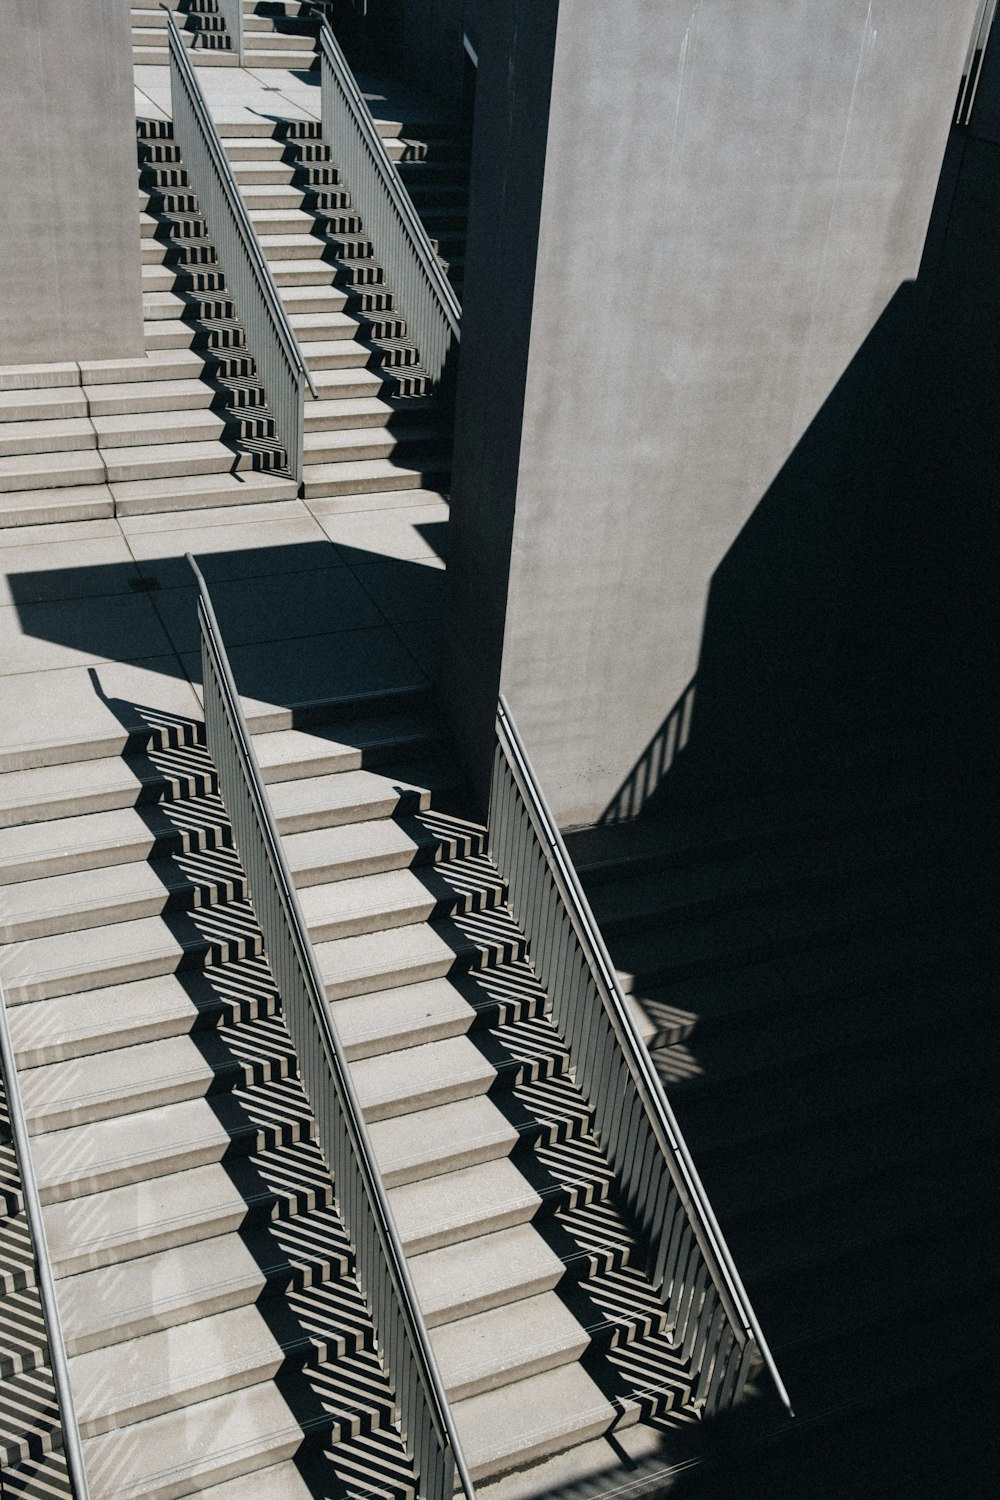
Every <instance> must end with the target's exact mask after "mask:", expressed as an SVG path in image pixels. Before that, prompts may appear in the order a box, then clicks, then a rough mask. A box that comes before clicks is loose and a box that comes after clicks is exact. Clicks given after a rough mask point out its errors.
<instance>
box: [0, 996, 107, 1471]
mask: <svg viewBox="0 0 1000 1500" xmlns="http://www.w3.org/2000/svg"><path fill="white" fill-rule="evenodd" d="M0 1072H2V1074H3V1079H4V1085H5V1088H6V1093H7V1110H8V1113H9V1114H10V1127H11V1134H12V1136H13V1138H14V1156H15V1159H16V1161H17V1164H18V1167H19V1169H20V1173H21V1191H22V1194H23V1197H24V1215H25V1218H26V1219H27V1221H28V1228H29V1230H30V1233H31V1239H32V1243H33V1245H34V1248H35V1265H36V1267H37V1272H38V1294H39V1300H40V1301H41V1304H42V1317H43V1319H44V1322H45V1333H46V1338H47V1341H48V1346H49V1366H50V1368H51V1370H52V1380H53V1383H54V1385H55V1391H56V1401H57V1403H58V1406H59V1420H60V1424H61V1426H62V1434H63V1452H64V1453H65V1456H66V1467H67V1469H68V1471H69V1477H70V1481H71V1483H72V1485H73V1494H74V1497H75V1500H90V1490H89V1488H88V1485H87V1471H86V1467H85V1465H84V1461H83V1444H82V1442H81V1440H80V1426H79V1423H78V1421H77V1416H76V1405H75V1403H74V1401H73V1389H72V1386H71V1384H70V1378H69V1363H68V1360H67V1358H66V1344H65V1342H64V1340H63V1334H62V1323H61V1321H60V1318H59V1303H58V1300H57V1297H56V1288H55V1278H54V1277H53V1275H52V1261H51V1259H50V1256H49V1246H48V1240H47V1238H46V1235H45V1222H44V1219H43V1217H42V1200H41V1197H40V1196H39V1192H38V1183H37V1182H36V1180H35V1169H34V1165H33V1163H32V1159H31V1143H30V1140H29V1137H28V1122H27V1118H26V1116H25V1113H24V1104H23V1101H22V1099H21V1090H20V1086H19V1084H18V1080H17V1061H16V1058H15V1056H14V1043H13V1040H12V1038H11V1034H10V1028H9V1026H8V1024H7V1006H6V1001H5V1000H4V993H3V984H2V983H0ZM2 1488H3V1481H2V1478H0V1490H2Z"/></svg>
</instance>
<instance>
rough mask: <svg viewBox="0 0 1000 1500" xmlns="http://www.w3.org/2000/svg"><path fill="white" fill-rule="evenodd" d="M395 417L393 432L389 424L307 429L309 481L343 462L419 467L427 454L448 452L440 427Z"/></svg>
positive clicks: (305, 451) (306, 471) (306, 462)
mask: <svg viewBox="0 0 1000 1500" xmlns="http://www.w3.org/2000/svg"><path fill="white" fill-rule="evenodd" d="M394 415H395V416H396V425H394V427H393V428H392V430H390V429H389V427H388V426H387V425H385V424H383V425H382V426H374V425H366V426H363V427H356V428H351V427H341V426H338V427H334V428H332V429H331V428H327V429H326V430H325V431H322V432H316V431H308V430H307V431H306V434H305V443H304V458H305V473H306V475H307V482H314V480H313V476H314V475H315V473H316V470H317V469H327V468H330V467H334V466H335V465H337V464H339V463H348V464H359V463H370V462H372V461H374V460H377V459H382V460H386V461H388V460H390V459H395V460H396V461H399V462H402V461H404V460H405V461H408V462H409V463H410V464H417V463H419V462H420V460H421V458H422V455H423V453H424V452H425V451H428V450H429V451H430V452H431V453H432V454H435V455H438V454H440V453H441V451H442V450H444V448H445V446H446V443H447V438H446V435H445V433H444V432H443V431H442V430H441V429H440V428H436V427H430V426H426V427H425V426H422V425H420V424H419V423H417V422H414V421H412V419H411V420H410V421H409V422H401V421H400V418H399V415H398V414H394ZM418 415H419V413H418ZM438 461H439V462H440V459H439V460H438Z"/></svg>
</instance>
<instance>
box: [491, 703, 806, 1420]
mask: <svg viewBox="0 0 1000 1500" xmlns="http://www.w3.org/2000/svg"><path fill="white" fill-rule="evenodd" d="M488 833H489V848H490V852H491V854H492V856H493V858H494V860H495V861H496V864H497V867H498V869H499V871H500V874H501V875H502V876H503V878H504V879H505V880H506V881H507V885H508V901H509V904H510V907H511V910H512V911H513V913H514V915H515V916H516V917H517V919H518V921H519V922H520V924H521V926H522V928H523V929H524V931H525V934H526V936H527V938H528V942H529V944H530V952H531V958H532V963H533V965H534V967H535V969H536V972H537V974H538V977H539V979H540V981H541V983H542V984H543V985H544V987H545V989H546V992H547V994H548V997H549V1004H550V1007H551V1012H552V1018H553V1021H554V1024H555V1026H556V1028H557V1030H558V1031H559V1032H560V1035H561V1036H562V1039H563V1042H564V1043H565V1045H566V1046H567V1048H568V1050H569V1057H570V1065H571V1067H572V1069H573V1072H574V1074H575V1077H576V1080H577V1084H578V1086H579V1087H580V1089H581V1092H582V1093H583V1096H584V1098H585V1099H586V1101H587V1103H588V1104H589V1105H590V1107H591V1109H592V1110H593V1113H594V1128H595V1131H596V1134H597V1137H598V1140H599V1141H600V1142H601V1145H602V1147H603V1148H604V1150H605V1151H606V1153H607V1155H608V1159H609V1161H610V1163H611V1166H612V1168H613V1170H614V1172H615V1175H616V1177H617V1179H618V1181H619V1184H620V1190H621V1194H622V1199H623V1202H624V1204H625V1206H626V1208H627V1211H628V1212H629V1214H630V1216H631V1218H632V1220H633V1222H634V1223H635V1225H636V1226H637V1229H638V1230H639V1231H640V1234H641V1236H642V1238H643V1239H644V1241H645V1244H646V1246H647V1249H648V1251H649V1255H650V1266H651V1271H652V1275H653V1280H654V1283H655V1284H656V1285H657V1286H658V1287H659V1288H660V1289H661V1293H662V1295H663V1297H664V1299H665V1304H666V1307H667V1315H668V1319H669V1321H670V1323H671V1325H672V1328H673V1337H674V1340H675V1343H676V1345H677V1346H678V1347H679V1348H680V1350H681V1351H682V1354H683V1355H684V1356H685V1357H693V1356H694V1355H695V1353H697V1356H698V1358H699V1359H702V1360H705V1361H709V1362H711V1363H712V1364H713V1366H714V1365H715V1364H717V1363H718V1358H717V1351H718V1348H719V1335H718V1327H721V1326H723V1324H721V1323H719V1319H720V1317H721V1318H722V1319H723V1320H724V1326H725V1327H726V1329H727V1330H728V1336H729V1337H730V1338H731V1339H732V1341H733V1346H734V1350H736V1349H738V1351H739V1358H738V1359H737V1360H736V1363H738V1364H739V1365H740V1368H741V1369H742V1368H744V1366H745V1367H746V1368H749V1364H748V1363H747V1362H748V1361H749V1360H750V1358H751V1357H752V1356H755V1355H756V1354H757V1353H758V1352H759V1354H760V1356H761V1358H762V1359H763V1361H764V1363H765V1365H766V1367H767V1369H768V1371H769V1372H770V1375H771V1377H772V1380H773V1381H774V1385H775V1388H776V1390H777V1392H778V1395H779V1397H780V1399H781V1400H782V1402H783V1403H784V1405H785V1407H786V1408H787V1409H788V1411H789V1413H791V1405H790V1403H789V1400H788V1395H787V1392H786V1391H785V1388H784V1385H783V1383H782V1380H781V1376H780V1375H779V1373H778V1370H777V1367H776V1365H775V1363H774V1359H773V1357H772V1355H771V1352H770V1350H769V1348H768V1347H767V1343H766V1341H765V1340H764V1337H763V1334H762V1333H761V1331H760V1327H759V1324H758V1323H757V1319H756V1315H755V1314H754V1312H753V1308H752V1307H751V1306H750V1302H749V1299H748V1298H747V1295H746V1292H745V1290H744V1288H743V1284H742V1282H741V1281H740V1278H739V1274H738V1272H737V1271H736V1267H735V1265H734V1264H733V1260H732V1256H731V1255H730V1253H729V1250H728V1247H727V1246H726V1243H725V1240H724V1239H723V1237H722V1232H721V1230H720V1229H719V1226H718V1223H717V1222H716V1219H715V1215H714V1213H713V1211H712V1207H711V1204H710V1202H709V1200H708V1197H707V1195H706V1193H705V1190H704V1188H703V1186H702V1184H701V1181H700V1179H699V1177H698V1174H697V1172H696V1171H695V1168H694V1164H693V1162H692V1161H691V1158H690V1154H689V1152H688V1150H687V1147H686V1145H685V1144H684V1140H683V1137H682V1135H681V1132H680V1128H679V1126H678V1124H677V1121H676V1119H675V1118H674V1114H673V1111H672V1109H671V1108H670V1105H669V1103H668V1101H667V1098H666V1095H665V1094H664V1092H663V1085H662V1084H661V1082H660V1080H659V1078H658V1076H657V1074H656V1071H655V1069H654V1067H653V1064H652V1062H651V1060H650V1058H649V1055H648V1053H647V1051H646V1049H645V1047H644V1045H643V1042H642V1038H641V1035H640V1033H639V1030H638V1027H637V1025H636V1022H635V1018H634V1017H633V1015H632V1013H631V1010H630V1008H629V1003H628V1001H627V999H626V997H625V995H624V994H623V993H622V990H621V986H620V984H619V982H618V979H617V976H616V974H615V971H614V968H613V965H612V963H611V959H610V957H609V956H608V952H607V949H606V948H605V946H604V942H603V939H602V938H601V935H600V932H599V930H598V928H597V925H596V923H595V922H594V918H593V915H592V913H591V911H590V907H589V904H588V902H587V899H586V896H585V895H584V893H583V890H582V887H581V886H580V883H579V879H578V877H577V875H576V872H575V870H574V869H573V867H572V864H571V862H570V859H569V855H568V854H567V853H566V848H565V845H564V844H563V841H562V837H561V835H560V833H559V830H558V828H557V826H556V824H555V820H554V819H553V817H552V814H551V812H550V811H549V808H548V805H547V804H546V802H545V798H544V795H543V793H542V791H541V788H540V787H539V785H538V781H537V778H536V776H535V774H534V771H533V769H532V767H531V763H530V761H529V760H528V756H527V753H526V751H525V749H524V746H523V744H522V743H521V740H520V737H519V735H518V733H517V728H516V726H515V725H514V723H513V720H512V718H511V715H510V710H509V708H508V707H507V704H506V702H505V701H504V699H503V698H502V697H501V699H500V702H499V705H498V710H497V747H496V751H495V754H494V761H493V780H492V786H491V789H490V812H489V829H488ZM748 1351H749V1352H748ZM692 1374H693V1377H694V1379H695V1382H696V1384H697V1385H698V1388H699V1389H700V1390H701V1391H702V1397H701V1399H706V1398H707V1393H708V1392H709V1391H711V1392H712V1394H713V1398H714V1399H718V1400H720V1401H723V1402H724V1401H725V1400H726V1399H734V1398H735V1396H736V1395H738V1394H739V1391H740V1390H741V1389H742V1385H741V1384H740V1380H739V1378H738V1376H737V1375H736V1374H732V1375H730V1372H729V1371H728V1370H727V1372H726V1373H725V1374H724V1375H720V1376H719V1379H718V1380H717V1381H716V1380H715V1376H714V1369H713V1372H712V1374H711V1376H710V1375H709V1373H708V1371H707V1369H706V1371H705V1372H704V1378H702V1376H703V1372H702V1371H701V1370H699V1369H698V1368H697V1367H695V1368H694V1369H693V1371H692ZM745 1378H746V1377H745V1374H744V1375H743V1377H742V1379H744V1380H745Z"/></svg>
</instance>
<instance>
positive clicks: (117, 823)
mask: <svg viewBox="0 0 1000 1500" xmlns="http://www.w3.org/2000/svg"><path fill="white" fill-rule="evenodd" d="M53 779H54V778H53ZM133 785H134V783H133ZM2 791H3V781H2V780H0V793H2ZM228 830H229V824H228V820H227V818H226V813H225V809H224V808H223V805H222V802H221V800H220V799H219V798H218V797H217V796H208V797H200V798H198V799H196V800H195V799H191V800H188V801H185V802H184V804H183V805H181V806H178V805H177V804H176V803H173V802H165V803H163V804H161V805H159V806H157V805H155V804H154V805H150V806H148V807H143V808H142V810H141V811H140V809H139V808H137V807H127V808H120V809H115V810H114V811H111V812H99V813H82V814H80V815H79V816H76V817H71V818H54V819H52V820H51V821H46V822H44V823H24V824H22V825H20V826H19V827H14V828H10V829H8V831H7V833H6V835H5V837H4V841H3V845H2V848H0V886H9V885H12V884H14V883H15V882H17V881H36V880H40V879H42V878H43V877H52V876H58V875H67V874H70V873H72V872H74V871H83V870H95V869H98V868H100V867H101V866H108V865H127V864H131V863H134V862H136V861H139V860H149V859H151V858H153V857H154V856H155V857H158V858H162V857H164V856H166V855H168V854H179V853H193V852H196V851H198V850H206V849H215V848H219V847H221V846H222V845H224V844H228V843H231V838H230V835H229V831H228Z"/></svg>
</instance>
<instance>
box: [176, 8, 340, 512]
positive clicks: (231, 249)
mask: <svg viewBox="0 0 1000 1500" xmlns="http://www.w3.org/2000/svg"><path fill="white" fill-rule="evenodd" d="M162 9H164V10H165V11H166V15H167V37H168V41H169V47H170V67H171V74H170V86H171V97H172V115H173V132H174V139H175V140H176V141H177V144H178V146H179V147H180V151H181V155H182V157H183V159H184V165H185V169H186V171H187V173H188V176H189V178H190V180H191V185H192V187H193V189H194V191H195V192H196V193H197V195H198V198H199V201H200V204H201V213H202V217H203V218H204V220H205V223H206V225H207V227H208V232H209V234H210V235H211V237H212V242H213V244H214V247H215V252H216V256H217V258H218V261H219V264H220V266H221V267H222V271H223V274H224V275H225V278H226V290H227V294H228V296H229V297H230V298H231V299H232V302H233V305H234V307H235V309H236V313H237V316H238V317H239V320H240V322H241V323H242V325H243V331H244V334H245V336H246V348H247V352H248V353H249V354H250V355H252V357H253V360H254V363H255V365H256V367H257V376H258V379H259V380H260V383H261V385H262V386H263V388H264V392H265V394H266V397H267V402H268V406H269V407H270V410H271V415H272V418H273V421H274V430H275V433H276V434H277V437H278V440H279V442H280V443H281V444H282V446H283V447H284V448H285V451H286V453H287V455H288V468H289V471H290V472H291V474H292V475H293V477H294V478H295V479H296V480H297V481H299V482H300V483H301V481H302V478H303V464H304V428H305V423H304V419H303V411H302V407H303V400H304V396H303V387H304V385H305V386H308V388H309V390H310V391H311V393H312V395H313V397H316V395H317V391H316V386H315V383H314V381H313V378H312V375H311V374H310V372H309V369H308V367H307V365H306V362H305V359H304V358H303V355H302V351H301V349H300V348H299V344H298V340H297V339H296V337H295V333H294V331H293V329H292V325H291V322H290V321H289V318H288V316H287V314H286V312H285V308H284V304H283V303H282V300H281V296H280V293H279V292H278V289H277V287H276V286H275V284H274V279H273V277H272V275H271V271H270V268H269V266H268V264H267V258H266V256H265V255H264V252H263V250H262V249H261V245H260V241H259V240H258V238H257V231H256V230H255V229H254V226H253V223H252V222H251V219H250V215H249V214H248V212H247V209H246V205H245V204H244V202H243V198H242V195H241V193H240V190H239V187H238V186H237V183H236V179H235V177H234V176H233V172H232V169H231V167H230V165H229V161H228V158H227V157H226V153H225V151H224V149H223V146H222V142H221V140H220V139H219V133H218V131H217V130H216V127H215V122H214V121H213V119H212V116H211V113H210V112H209V109H208V106H207V104H206V103H205V99H204V95H203V94H202V92H201V87H200V85H199V83H198V79H197V75H196V73H195V70H194V68H193V67H192V65H191V60H190V58H189V57H188V55H187V51H186V49H185V47H184V44H183V42H182V41H181V36H180V31H179V30H178V27H177V22H176V21H175V19H174V16H173V12H172V11H171V10H169V9H168V8H167V7H166V6H165V5H163V6H162Z"/></svg>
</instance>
